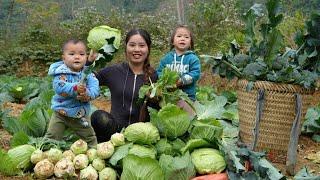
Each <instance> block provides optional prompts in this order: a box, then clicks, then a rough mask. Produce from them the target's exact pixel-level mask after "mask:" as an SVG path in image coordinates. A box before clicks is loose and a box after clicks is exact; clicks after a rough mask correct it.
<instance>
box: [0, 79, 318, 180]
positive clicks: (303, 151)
mask: <svg viewBox="0 0 320 180" xmlns="http://www.w3.org/2000/svg"><path fill="white" fill-rule="evenodd" d="M199 84H201V85H210V86H212V85H213V86H214V87H219V88H218V90H222V89H233V88H234V87H235V81H227V80H221V79H220V78H218V77H215V76H212V75H208V74H204V75H203V77H202V78H201V80H200V82H199ZM319 97H320V93H318V94H317V95H316V96H315V104H316V103H319V102H320V100H319V99H320V98H319ZM93 105H94V106H96V107H97V108H98V109H102V110H105V111H110V108H111V104H110V101H108V100H106V99H105V98H104V97H100V98H98V99H96V100H94V101H93ZM4 108H5V109H9V110H11V115H12V116H18V115H19V114H20V113H21V111H22V109H23V108H24V105H23V104H15V103H5V104H4ZM11 137H12V136H11V135H10V134H9V133H8V132H7V131H5V130H4V129H3V128H2V127H1V126H0V146H1V148H3V149H5V150H8V149H9V147H10V138H11ZM316 152H320V143H316V142H314V141H313V140H312V139H311V138H310V137H308V136H304V135H302V136H300V139H299V145H298V157H297V164H296V171H299V170H300V169H301V168H302V167H303V166H307V167H308V169H309V170H310V172H312V173H313V174H317V175H320V164H319V163H318V164H317V163H315V162H313V161H311V160H308V159H307V158H306V157H307V156H308V155H309V154H314V153H316ZM274 165H275V166H276V167H277V168H278V169H280V170H281V172H282V173H283V174H284V175H287V174H286V173H285V167H286V166H285V165H284V164H279V163H274ZM0 179H30V177H29V176H28V177H4V176H1V175H0ZM289 179H290V177H289Z"/></svg>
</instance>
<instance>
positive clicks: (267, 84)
mask: <svg viewBox="0 0 320 180" xmlns="http://www.w3.org/2000/svg"><path fill="white" fill-rule="evenodd" d="M248 83H249V81H248V80H246V79H239V80H238V82H237V89H238V90H246V88H247V85H248ZM258 89H263V90H269V91H275V92H279V93H301V94H313V93H314V92H315V89H314V88H311V89H307V88H304V87H302V86H300V85H296V84H286V83H276V82H271V81H254V85H253V88H252V90H258Z"/></svg>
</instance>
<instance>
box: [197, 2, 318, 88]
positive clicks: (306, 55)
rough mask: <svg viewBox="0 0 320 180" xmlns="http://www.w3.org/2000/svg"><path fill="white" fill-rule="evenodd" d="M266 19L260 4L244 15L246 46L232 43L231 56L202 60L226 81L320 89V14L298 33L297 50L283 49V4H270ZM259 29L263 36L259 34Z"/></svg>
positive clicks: (311, 17)
mask: <svg viewBox="0 0 320 180" xmlns="http://www.w3.org/2000/svg"><path fill="white" fill-rule="evenodd" d="M266 9H267V17H265V16H264V8H263V5H261V4H255V5H253V6H252V7H251V8H250V9H249V10H248V11H247V13H245V15H244V21H245V23H246V28H245V35H246V45H245V46H244V47H240V45H239V44H238V43H237V42H236V41H233V42H231V48H230V51H229V52H228V53H223V54H222V55H219V56H207V55H204V56H202V57H204V58H206V59H207V60H208V59H214V61H212V60H208V62H210V63H212V65H213V72H214V73H217V74H219V75H221V76H224V77H227V78H230V79H231V78H234V77H239V78H243V79H247V80H248V81H251V82H254V81H258V80H261V81H272V82H278V83H290V84H298V85H301V86H303V87H305V88H314V87H317V86H318V81H317V80H318V78H319V75H320V62H319V60H320V53H319V52H320V35H319V33H317V32H318V30H319V29H320V14H319V13H314V14H312V15H311V16H310V19H309V20H307V21H306V23H305V32H300V31H298V32H297V33H296V37H295V42H296V44H297V45H298V47H299V48H298V49H291V48H289V47H284V41H283V35H282V34H281V32H280V31H279V29H278V25H279V24H280V22H281V21H282V20H283V14H281V13H280V9H281V7H280V2H279V1H276V0H268V1H267V3H266ZM256 28H258V31H259V32H260V36H259V34H258V32H256Z"/></svg>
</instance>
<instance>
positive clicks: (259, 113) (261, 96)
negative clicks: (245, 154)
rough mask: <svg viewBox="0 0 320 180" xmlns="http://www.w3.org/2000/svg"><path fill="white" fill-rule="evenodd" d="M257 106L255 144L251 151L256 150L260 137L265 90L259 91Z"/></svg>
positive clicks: (254, 132)
mask: <svg viewBox="0 0 320 180" xmlns="http://www.w3.org/2000/svg"><path fill="white" fill-rule="evenodd" d="M256 102H257V106H256V120H255V125H254V129H253V143H252V146H251V150H254V149H255V148H256V146H257V141H258V136H259V127H260V120H261V116H262V110H263V106H264V89H259V90H258V94H257V101H256Z"/></svg>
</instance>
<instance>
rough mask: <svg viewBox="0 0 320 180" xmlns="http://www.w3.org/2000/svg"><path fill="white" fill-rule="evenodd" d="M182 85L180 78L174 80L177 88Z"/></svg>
mask: <svg viewBox="0 0 320 180" xmlns="http://www.w3.org/2000/svg"><path fill="white" fill-rule="evenodd" d="M182 85H183V83H182V80H181V79H180V78H179V79H178V80H177V82H176V86H177V87H178V88H179V87H181V86H182Z"/></svg>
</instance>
